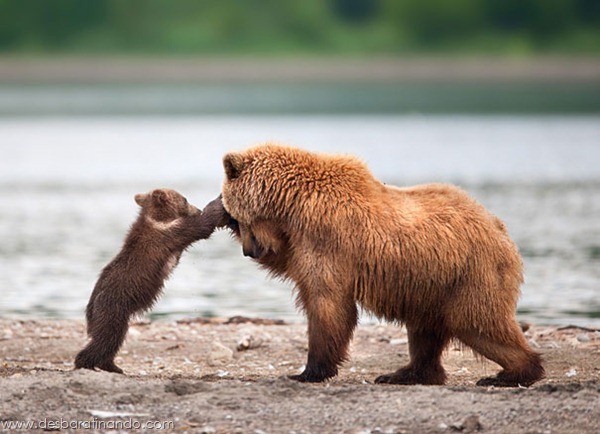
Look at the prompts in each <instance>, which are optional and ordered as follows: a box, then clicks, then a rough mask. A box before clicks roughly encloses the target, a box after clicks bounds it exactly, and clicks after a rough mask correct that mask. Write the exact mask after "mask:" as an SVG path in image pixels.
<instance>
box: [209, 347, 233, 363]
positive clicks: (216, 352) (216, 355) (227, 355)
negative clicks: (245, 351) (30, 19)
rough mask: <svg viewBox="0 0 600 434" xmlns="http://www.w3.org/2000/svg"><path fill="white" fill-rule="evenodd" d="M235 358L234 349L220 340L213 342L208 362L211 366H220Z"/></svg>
mask: <svg viewBox="0 0 600 434" xmlns="http://www.w3.org/2000/svg"><path fill="white" fill-rule="evenodd" d="M232 359H233V350H232V349H231V348H228V347H226V346H225V345H223V344H222V343H220V342H218V341H214V342H213V343H212V347H211V349H210V353H209V354H208V357H207V363H208V364H209V365H210V366H218V365H224V364H226V363H229V362H230V361H231V360H232Z"/></svg>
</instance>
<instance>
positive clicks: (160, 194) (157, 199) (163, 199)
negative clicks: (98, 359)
mask: <svg viewBox="0 0 600 434" xmlns="http://www.w3.org/2000/svg"><path fill="white" fill-rule="evenodd" d="M152 201H153V202H154V203H155V204H156V205H159V206H162V205H164V204H166V203H167V201H168V197H167V193H166V192H165V191H163V190H154V191H153V192H152Z"/></svg>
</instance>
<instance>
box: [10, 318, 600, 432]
mask: <svg viewBox="0 0 600 434" xmlns="http://www.w3.org/2000/svg"><path fill="white" fill-rule="evenodd" d="M305 329H306V325H305V324H278V323H277V322H276V321H269V320H248V319H244V318H232V319H229V320H203V319H197V320H189V321H179V322H177V323H169V322H153V323H137V324H135V325H133V326H132V327H131V329H130V333H129V336H128V339H127V341H126V343H125V346H124V348H123V350H122V351H121V353H120V355H119V357H117V364H118V365H119V366H121V367H122V368H123V369H124V371H125V375H119V374H109V373H105V372H94V371H85V370H80V371H73V358H74V356H75V354H76V353H77V351H78V350H79V349H80V348H81V347H82V346H83V345H84V343H85V341H86V338H85V325H84V323H83V322H82V321H74V320H43V321H29V320H28V321H20V320H6V319H4V320H0V357H1V359H2V362H1V363H2V366H1V367H0V385H1V387H0V390H1V407H0V430H2V431H3V432H14V431H20V432H30V431H31V432H32V431H35V430H36V429H39V428H41V429H45V430H48V431H54V430H60V431H61V432H75V431H77V430H79V432H82V431H87V430H88V429H89V432H128V431H130V430H131V429H140V430H141V431H146V432H152V431H155V430H158V429H160V428H162V429H167V430H171V431H174V432H205V433H221V432H222V433H229V432H239V433H292V432H295V433H327V432H332V433H333V432H335V433H338V432H342V433H346V432H347V433H414V432H432V433H437V432H439V433H452V432H464V433H467V432H483V433H540V434H541V433H566V432H568V433H595V432H599V431H600V331H597V330H593V329H585V328H576V327H542V326H531V327H530V328H529V330H527V331H526V335H527V337H528V338H529V340H530V342H531V344H532V346H534V347H535V348H537V349H538V351H540V352H541V353H543V355H544V359H545V366H546V370H547V378H546V379H545V380H543V381H541V382H539V383H537V384H535V385H534V386H532V387H530V388H528V389H526V388H509V389H495V388H482V387H477V386H475V382H476V381H477V379H478V378H480V377H482V376H486V375H492V374H493V373H494V372H495V371H497V369H498V367H497V366H496V365H495V364H494V363H492V362H489V361H487V360H481V359H480V358H476V357H474V356H473V354H472V353H471V351H469V350H468V349H464V348H461V347H460V346H451V347H450V348H449V349H448V350H447V351H446V354H445V358H444V365H445V367H446V369H447V371H448V374H449V381H448V384H447V385H446V386H391V385H376V384H373V380H374V378H375V377H376V376H377V375H380V374H382V373H385V372H389V371H392V370H395V369H397V368H398V367H399V366H400V365H402V364H404V363H406V361H407V360H408V345H407V338H406V332H405V330H404V329H401V328H399V327H395V326H393V325H363V326H360V327H359V328H358V329H357V331H356V334H355V338H354V340H353V344H352V348H351V359H350V361H349V362H347V363H346V364H345V365H344V366H343V367H342V369H340V375H339V376H338V377H336V378H335V379H333V380H331V381H329V382H327V383H325V384H299V383H296V382H294V381H291V380H288V379H287V378H286V375H289V374H293V373H297V372H299V371H300V370H301V369H302V365H303V363H304V362H305V358H306V351H307V341H306V334H305ZM21 423H23V424H27V423H29V424H30V425H29V427H27V425H22V426H21V427H20V428H19V426H18V424H21Z"/></svg>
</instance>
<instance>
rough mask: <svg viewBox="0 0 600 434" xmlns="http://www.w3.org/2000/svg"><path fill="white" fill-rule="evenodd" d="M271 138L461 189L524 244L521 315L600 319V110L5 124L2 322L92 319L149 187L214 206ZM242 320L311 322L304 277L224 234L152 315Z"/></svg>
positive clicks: (1, 124)
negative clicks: (302, 303) (91, 303)
mask: <svg viewBox="0 0 600 434" xmlns="http://www.w3.org/2000/svg"><path fill="white" fill-rule="evenodd" d="M267 140H275V141H281V142H285V143H288V144H292V145H297V146H300V147H304V148H307V149H311V150H319V151H327V152H341V153H351V154H355V155H357V156H359V157H361V158H362V159H363V160H365V161H366V162H367V163H368V164H369V166H370V167H371V169H372V171H373V173H374V174H375V176H377V177H378V178H379V179H381V180H383V181H385V182H386V183H390V184H396V185H410V184H415V183H422V182H432V181H437V182H439V181H441V182H452V183H456V184H459V185H460V186H462V187H463V188H465V189H466V190H467V191H468V192H470V193H471V194H472V195H473V196H475V197H476V198H477V199H478V200H480V201H481V202H482V203H483V204H484V205H485V206H487V207H488V208H489V209H491V210H492V211H493V212H494V213H496V214H497V215H498V216H499V217H501V218H502V219H503V220H504V221H505V222H506V224H507V226H508V228H509V231H510V233H511V235H512V236H513V238H514V239H515V240H516V242H517V243H518V245H519V247H520V249H521V252H522V254H523V257H524V261H525V269H526V282H525V284H524V286H523V295H522V298H521V300H520V303H519V317H520V318H521V319H524V320H530V321H535V322H536V323H542V324H546V323H560V324H579V325H595V326H600V117H598V116H594V115H592V116H582V115H578V116H558V115H556V116H555V115H553V116H529V115H526V116H518V117H515V116H504V115H489V116H475V115H464V116H446V115H428V116H419V115H389V116H388V115H386V116H381V115H371V116H364V115H356V116H276V115H263V116H254V117H252V116H226V115H225V116H214V117H211V116H206V115H204V116H190V117H169V116H161V115H154V116H147V117H140V116H129V117H116V116H115V117H110V116H106V117H104V116H94V117H83V116H80V117H62V118H61V117H49V118H44V117H41V118H40V117H18V118H10V117H9V118H3V119H0V149H1V150H2V153H1V155H2V158H1V159H0V210H1V211H0V236H1V239H2V243H1V244H0V278H1V291H2V298H1V300H0V316H5V317H29V318H34V317H35V318H39V317H61V318H82V317H83V310H84V308H85V304H86V303H87V299H88V297H89V294H90V292H91V290H92V288H93V285H94V283H95V280H96V278H97V276H98V274H99V272H100V270H101V268H102V267H103V266H104V265H105V264H106V263H107V262H108V261H109V260H110V259H111V258H112V257H113V256H114V255H115V254H116V252H117V251H118V250H119V248H120V246H121V242H122V239H123V236H124V235H125V233H126V231H127V229H128V227H129V225H130V224H131V222H132V221H133V220H134V218H135V216H136V214H137V207H136V205H135V203H134V201H133V196H134V194H136V193H138V192H142V191H147V190H150V189H152V188H155V187H162V186H168V187H172V188H175V189H177V190H180V191H181V192H182V193H184V194H185V195H186V196H187V197H188V199H189V200H190V201H191V202H192V203H195V204H196V205H198V206H199V207H203V206H204V205H205V204H206V203H207V202H208V201H209V200H211V199H212V198H213V197H215V196H216V195H217V194H218V193H219V191H220V185H221V182H222V178H223V174H222V166H221V158H222V155H223V154H224V153H225V152H227V151H228V150H233V149H243V148H245V147H247V146H249V145H252V144H255V143H258V142H263V141H267ZM231 315H246V316H260V317H273V318H284V319H287V320H299V319H301V318H302V317H301V315H299V314H298V313H296V310H295V307H294V303H293V293H292V286H291V284H288V283H282V282H280V281H277V280H272V279H270V278H268V277H267V275H266V273H265V272H264V271H262V270H260V269H259V268H258V267H257V266H255V264H254V263H253V262H252V261H251V260H249V259H247V258H244V257H243V256H242V254H241V249H240V246H239V245H238V244H236V242H234V241H233V240H232V239H231V238H230V237H229V235H228V234H227V233H226V232H220V233H217V234H215V235H214V236H213V238H211V239H210V240H209V241H201V242H198V243H196V244H195V245H194V246H192V248H190V249H189V250H188V252H187V253H186V254H185V255H184V256H183V258H182V261H181V263H180V265H179V267H178V268H177V269H176V270H175V272H174V275H173V276H172V278H171V279H170V280H169V281H168V282H167V285H166V289H165V294H164V296H163V298H162V299H161V301H160V302H159V303H158V305H157V306H156V308H155V309H154V310H153V312H152V316H153V317H167V318H169V319H173V318H180V317H193V316H231ZM365 320H369V319H368V317H365Z"/></svg>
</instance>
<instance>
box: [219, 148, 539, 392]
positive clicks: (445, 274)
mask: <svg viewBox="0 0 600 434" xmlns="http://www.w3.org/2000/svg"><path fill="white" fill-rule="evenodd" d="M223 164H224V168H225V174H226V179H225V181H224V184H223V193H222V194H223V205H224V207H225V209H226V210H227V211H228V212H229V213H230V214H231V216H232V217H233V218H234V219H235V220H236V221H237V223H238V224H237V227H235V228H234V231H235V232H236V234H237V235H238V237H239V239H240V241H241V242H242V245H243V251H244V254H246V255H247V256H251V257H253V258H254V259H256V260H257V261H258V262H259V263H260V264H262V265H263V266H264V267H266V268H267V269H268V270H269V271H271V272H272V273H273V274H275V275H278V276H280V277H283V278H285V279H290V280H292V281H293V282H295V284H296V286H297V291H298V293H297V302H298V305H299V306H300V307H301V308H302V309H303V310H304V312H305V313H306V316H307V318H308V340H309V349H308V362H307V364H306V368H305V370H304V372H302V373H301V374H300V375H296V376H294V377H292V378H294V379H296V380H299V381H310V382H317V381H323V380H325V379H327V378H330V377H333V376H334V375H336V374H337V371H338V366H339V365H340V364H341V363H342V362H343V361H344V360H345V359H346V358H347V357H348V343H349V341H350V339H351V337H352V334H353V331H354V328H355V327H356V324H357V318H358V310H357V303H358V304H360V305H361V306H362V308H364V309H366V310H367V311H370V312H372V313H374V314H375V315H376V316H377V317H379V318H384V319H386V320H388V321H394V322H398V323H402V324H405V325H406V328H407V331H408V338H409V350H410V363H409V364H408V365H407V366H404V367H402V368H400V369H399V370H397V371H396V372H394V373H391V374H387V375H382V376H380V377H378V378H377V379H376V382H379V383H398V384H418V383H420V384H443V383H444V382H445V380H446V373H445V371H444V368H443V367H442V365H441V354H442V351H443V350H444V348H445V347H446V345H447V344H448V342H449V341H450V340H451V339H458V340H459V341H461V342H463V343H464V344H466V345H468V346H469V347H471V348H472V349H473V350H475V351H476V352H477V353H479V354H481V355H483V356H485V357H487V358H489V359H491V360H493V361H495V362H497V363H498V364H499V365H500V366H502V368H503V370H502V371H501V372H500V373H498V375H497V376H495V377H490V378H483V379H481V380H479V382H478V383H477V384H479V385H494V386H517V385H523V386H528V385H531V384H532V383H534V382H535V381H537V380H539V379H540V378H542V377H543V376H544V369H543V367H542V365H541V361H540V357H539V355H538V354H537V353H535V352H533V351H532V350H531V349H530V348H529V346H528V344H527V341H526V339H525V337H524V336H523V334H522V332H521V329H520V328H519V325H518V324H517V322H516V319H515V309H516V304H517V299H518V296H519V287H520V284H521V283H522V280H523V276H522V263H521V258H520V256H519V253H518V250H517V247H516V246H515V244H514V243H513V242H512V241H511V239H510V238H509V236H508V234H507V232H506V228H505V227H504V225H503V223H502V222H501V221H500V220H499V219H498V218H497V217H495V216H494V215H492V214H491V213H489V212H488V211H486V210H485V209H484V208H483V207H482V206H481V205H480V204H478V203H477V202H476V201H475V200H473V199H471V198H470V197H469V196H468V195H467V194H466V193H465V192H463V191H462V190H460V189H458V188H456V187H453V186H450V185H441V184H430V185H422V186H416V187H410V188H397V187H392V186H386V185H384V184H383V183H381V182H380V181H378V180H376V179H375V178H374V177H373V175H372V174H371V173H370V171H369V170H368V168H367V167H366V165H365V164H363V163H362V162H360V161H359V160H357V159H356V158H353V157H350V156H339V155H324V154H315V153H311V152H307V151H303V150H300V149H296V148H291V147H285V146H278V145H272V144H267V145H262V146H257V147H254V148H250V149H248V150H245V151H242V152H231V153H228V154H227V155H225V157H224V159H223Z"/></svg>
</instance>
